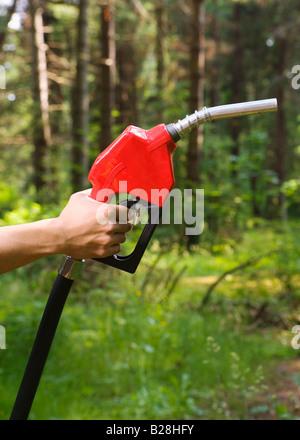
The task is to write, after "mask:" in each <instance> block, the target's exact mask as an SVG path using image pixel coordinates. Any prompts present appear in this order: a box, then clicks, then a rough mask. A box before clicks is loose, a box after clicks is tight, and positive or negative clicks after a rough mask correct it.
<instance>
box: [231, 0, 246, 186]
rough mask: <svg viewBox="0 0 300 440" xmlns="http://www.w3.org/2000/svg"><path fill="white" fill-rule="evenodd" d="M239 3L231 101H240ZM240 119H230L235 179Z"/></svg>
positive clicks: (235, 12) (235, 15)
mask: <svg viewBox="0 0 300 440" xmlns="http://www.w3.org/2000/svg"><path fill="white" fill-rule="evenodd" d="M241 9H242V5H241V3H234V4H233V26H234V32H233V45H234V48H233V54H232V55H233V58H232V66H231V69H232V70H231V72H232V82H231V90H232V95H231V102H232V103H236V102H241V85H242V82H243V79H242V56H243V50H242V42H241V26H242V24H241ZM240 129H241V121H240V119H239V118H233V119H232V120H231V139H232V148H231V158H232V162H231V175H232V177H233V178H234V179H235V178H236V177H237V174H238V173H237V160H238V157H239V153H240V146H239V137H240Z"/></svg>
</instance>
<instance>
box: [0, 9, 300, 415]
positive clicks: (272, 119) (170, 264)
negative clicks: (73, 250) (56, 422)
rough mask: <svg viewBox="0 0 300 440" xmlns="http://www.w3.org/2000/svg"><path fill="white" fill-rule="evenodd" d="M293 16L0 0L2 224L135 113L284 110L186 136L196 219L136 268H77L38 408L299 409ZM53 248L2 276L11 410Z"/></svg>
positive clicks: (54, 200)
mask: <svg viewBox="0 0 300 440" xmlns="http://www.w3.org/2000/svg"><path fill="white" fill-rule="evenodd" d="M299 27H300V6H299V2H297V1H295V0H285V1H284V2H283V1H277V0H244V1H234V0H230V1H229V0H227V1H222V0H187V1H182V0H157V1H140V0H123V1H121V0H65V1H62V0H41V1H38V0H2V1H1V5H0V65H1V70H0V75H1V76H0V86H1V90H0V114H1V124H0V152H1V154H0V173H1V181H0V218H1V221H0V225H9V224H17V223H23V222H30V221H35V220H39V219H41V218H47V217H52V216H57V215H58V214H59V213H60V211H61V210H62V208H63V207H64V206H65V204H66V203H67V200H68V198H69V196H70V195H71V194H72V193H73V192H75V191H78V190H82V189H86V188H88V187H89V186H90V184H89V182H88V180H87V176H88V171H89V168H90V167H91V165H92V163H93V162H94V160H95V158H96V157H97V155H98V154H99V152H100V151H102V150H103V149H104V148H105V147H106V146H108V145H109V144H110V143H111V142H112V141H113V140H114V139H115V138H116V137H117V136H118V135H119V134H120V133H121V132H122V131H123V130H124V129H125V128H126V127H127V126H128V125H130V124H132V125H137V126H140V127H143V128H144V129H148V128H151V127H153V126H155V125H158V124H161V123H170V122H176V121H177V120H178V119H182V118H183V117H184V116H185V115H186V114H188V113H193V112H194V111H195V110H196V109H201V108H202V107H203V106H206V107H211V106H216V105H222V104H229V103H234V102H243V101H249V100H258V99H267V98H277V99H278V104H279V108H278V111H277V112H276V113H272V114H265V115H260V116H251V117H246V118H240V119H230V120H223V121H216V122H214V123H211V124H207V125H205V127H201V128H199V129H198V130H194V131H193V132H191V133H190V134H189V135H188V136H186V137H185V138H183V139H182V140H180V143H178V148H177V150H176V152H175V154H174V171H175V176H176V184H175V187H176V188H180V189H183V188H193V189H197V188H202V189H204V199H205V206H204V207H205V211H204V221H205V224H204V231H203V233H202V234H201V235H200V236H186V234H185V225H178V224H171V225H161V226H159V227H158V228H157V231H156V233H155V236H154V238H153V240H152V242H151V246H150V247H149V249H148V250H147V251H146V253H145V256H144V258H143V260H142V263H141V265H140V266H139V268H138V270H137V272H136V274H134V275H129V274H126V273H124V272H119V271H117V270H116V269H112V268H110V267H107V266H104V265H101V264H98V263H96V262H93V261H87V262H86V263H85V267H84V271H83V273H82V274H81V277H80V279H79V280H77V281H76V285H75V286H74V289H73V291H72V294H71V295H70V297H69V299H68V302H67V305H66V308H65V310H64V313H63V317H62V320H61V323H60V325H59V329H58V332H57V335H56V338H55V341H54V345H53V347H52V350H51V353H50V356H49V360H48V362H47V365H46V368H45V371H44V375H43V377H42V381H41V384H40V387H39V390H38V393H37V396H36V400H35V402H34V405H33V408H32V411H31V414H30V418H32V419H213V420H215V419H243V420H246V419H266V418H267V419H269V418H270V419H298V418H299V417H300V409H299V408H300V400H299V399H300V370H299V368H300V361H299V360H298V359H299V350H297V347H298V345H297V344H296V346H295V344H293V345H294V347H292V345H291V343H292V341H293V338H294V341H295V337H296V335H295V333H293V329H294V327H295V326H296V325H297V324H299V320H300V312H299V302H300V276H299V268H300V250H299V244H300V238H299V233H300V226H299V221H298V220H299V215H300V193H299V188H300V178H299V171H300V165H299V158H300V129H299V124H300V119H299V114H300V112H299V109H298V105H299V103H300V91H299V88H300V79H299V81H298V77H297V74H298V73H299V72H300V66H298V64H300V59H299V48H300V41H299ZM297 66H298V67H297ZM162 172H163V170H162ZM129 241H130V240H129ZM60 260H61V257H60V256H55V257H50V258H47V259H45V260H40V261H38V262H36V263H34V264H30V265H28V266H26V267H24V268H20V269H18V270H16V271H14V272H11V273H8V274H5V275H2V276H1V278H0V286H1V294H0V324H1V325H2V326H3V327H4V328H5V331H6V335H5V336H6V349H2V350H0V418H1V419H7V418H9V414H10V411H11V408H12V406H13V402H14V398H15V396H16V393H17V390H18V386H19V383H20V380H21V378H22V374H23V372H24V369H25V365H26V360H27V358H28V355H29V352H30V348H31V346H32V343H33V340H34V336H35V333H36V330H37V327H38V323H39V320H40V317H41V314H42V311H43V309H44V307H45V304H46V301H47V297H48V293H49V291H50V289H51V286H52V283H53V281H54V279H55V277H56V273H57V269H58V267H59V264H60ZM294 331H295V329H294ZM296 339H297V338H296Z"/></svg>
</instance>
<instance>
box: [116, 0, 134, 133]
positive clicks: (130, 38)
mask: <svg viewBox="0 0 300 440" xmlns="http://www.w3.org/2000/svg"><path fill="white" fill-rule="evenodd" d="M125 3H126V5H125V7H127V8H130V7H132V6H133V5H132V1H131V0H127V1H126V2H125ZM118 30H119V33H120V34H121V35H122V38H121V39H120V40H119V42H118V45H117V57H116V63H117V72H118V74H117V77H118V83H117V86H116V105H117V109H118V111H119V116H118V118H117V123H118V125H120V126H121V128H120V130H122V129H125V128H126V127H127V126H128V125H129V124H132V125H137V126H138V125H139V117H138V103H137V89H136V83H137V70H138V68H137V55H136V38H135V31H136V21H135V20H134V21H133V20H132V19H124V20H123V21H122V22H121V23H119V25H118Z"/></svg>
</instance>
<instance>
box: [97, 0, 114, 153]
mask: <svg viewBox="0 0 300 440" xmlns="http://www.w3.org/2000/svg"><path fill="white" fill-rule="evenodd" d="M101 47H102V69H101V70H102V75H101V136H100V148H101V150H104V149H105V148H106V147H107V146H108V145H109V144H110V143H111V142H112V140H113V139H112V126H113V117H112V110H113V108H114V106H115V66H116V45H115V19H114V0H106V1H105V2H104V4H102V6H101Z"/></svg>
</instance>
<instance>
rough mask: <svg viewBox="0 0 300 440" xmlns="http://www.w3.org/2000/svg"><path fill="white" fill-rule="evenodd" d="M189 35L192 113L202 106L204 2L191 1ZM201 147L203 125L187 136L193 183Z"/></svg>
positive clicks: (189, 175)
mask: <svg viewBox="0 0 300 440" xmlns="http://www.w3.org/2000/svg"><path fill="white" fill-rule="evenodd" d="M190 28H191V34H190V38H191V41H190V47H191V52H190V108H189V112H190V113H194V111H195V110H200V109H201V108H202V107H203V106H204V76H205V73H204V68H205V3H204V0H192V1H191V25H190ZM202 145H203V125H201V126H200V127H199V128H198V129H197V130H192V131H191V133H190V135H189V144H188V156H187V177H188V179H189V180H191V181H193V182H199V180H200V176H199V175H200V156H201V152H202Z"/></svg>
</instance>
